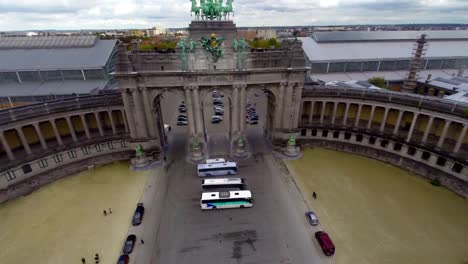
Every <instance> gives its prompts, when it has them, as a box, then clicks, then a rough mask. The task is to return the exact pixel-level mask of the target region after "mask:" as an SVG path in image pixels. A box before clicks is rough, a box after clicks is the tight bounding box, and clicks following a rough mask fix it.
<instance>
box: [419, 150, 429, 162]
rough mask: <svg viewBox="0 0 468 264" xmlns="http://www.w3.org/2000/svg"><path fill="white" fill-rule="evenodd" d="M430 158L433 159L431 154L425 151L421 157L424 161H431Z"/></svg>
mask: <svg viewBox="0 0 468 264" xmlns="http://www.w3.org/2000/svg"><path fill="white" fill-rule="evenodd" d="M430 157H431V153H429V152H428V151H423V153H422V155H421V158H422V159H423V160H429V158H430Z"/></svg>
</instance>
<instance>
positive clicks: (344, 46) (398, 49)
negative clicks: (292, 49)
mask: <svg viewBox="0 0 468 264" xmlns="http://www.w3.org/2000/svg"><path fill="white" fill-rule="evenodd" d="M300 39H301V40H302V47H303V49H304V52H305V54H306V55H307V58H308V59H309V60H310V61H312V62H330V61H369V60H384V59H393V60H398V59H402V60H404V59H409V58H411V57H412V53H413V49H414V45H415V43H416V39H413V40H411V41H393V42H392V41H390V42H385V41H383V42H382V41H366V42H333V43H331V42H326V43H318V42H316V41H315V40H314V39H313V38H312V37H304V38H300ZM425 57H427V58H467V57H468V39H467V40H444V41H428V44H427V51H426V56H425Z"/></svg>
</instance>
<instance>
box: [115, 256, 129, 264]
mask: <svg viewBox="0 0 468 264" xmlns="http://www.w3.org/2000/svg"><path fill="white" fill-rule="evenodd" d="M129 261H130V257H129V256H128V255H121V256H120V257H119V260H117V264H128V262H129Z"/></svg>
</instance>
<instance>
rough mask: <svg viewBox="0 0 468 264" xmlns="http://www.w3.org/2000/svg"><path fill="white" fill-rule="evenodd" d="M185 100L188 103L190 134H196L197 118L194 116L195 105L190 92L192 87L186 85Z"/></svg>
mask: <svg viewBox="0 0 468 264" xmlns="http://www.w3.org/2000/svg"><path fill="white" fill-rule="evenodd" d="M185 102H186V103H187V117H188V125H189V131H190V135H191V136H194V135H195V122H196V121H195V118H193V105H192V95H191V93H190V87H185Z"/></svg>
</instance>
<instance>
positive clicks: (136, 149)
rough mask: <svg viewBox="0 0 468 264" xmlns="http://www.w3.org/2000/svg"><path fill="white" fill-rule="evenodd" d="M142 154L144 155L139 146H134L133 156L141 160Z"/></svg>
mask: <svg viewBox="0 0 468 264" xmlns="http://www.w3.org/2000/svg"><path fill="white" fill-rule="evenodd" d="M143 154H144V153H143V148H142V147H141V145H136V147H135V156H136V157H137V158H141V157H143Z"/></svg>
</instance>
